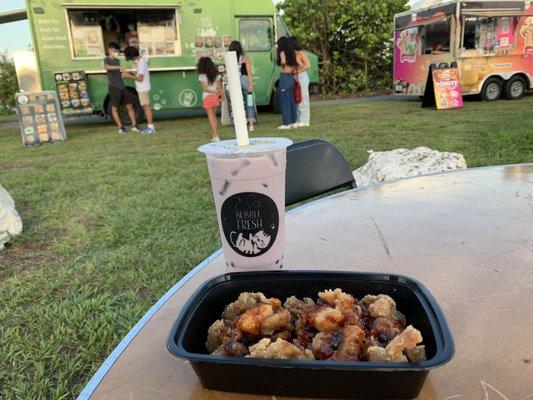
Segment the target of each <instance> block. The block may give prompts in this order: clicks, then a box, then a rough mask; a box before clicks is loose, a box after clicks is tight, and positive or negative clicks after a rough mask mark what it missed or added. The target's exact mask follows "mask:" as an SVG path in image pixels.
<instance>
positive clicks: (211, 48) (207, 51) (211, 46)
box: [194, 36, 233, 64]
mask: <svg viewBox="0 0 533 400" xmlns="http://www.w3.org/2000/svg"><path fill="white" fill-rule="evenodd" d="M232 40H233V39H232V37H231V36H224V37H222V36H196V37H195V39H194V47H195V49H194V51H195V56H196V61H197V62H198V60H199V59H200V58H201V57H210V58H211V59H212V60H213V61H214V62H215V64H220V63H224V54H225V53H226V51H227V48H228V47H229V45H230V44H231V41H232Z"/></svg>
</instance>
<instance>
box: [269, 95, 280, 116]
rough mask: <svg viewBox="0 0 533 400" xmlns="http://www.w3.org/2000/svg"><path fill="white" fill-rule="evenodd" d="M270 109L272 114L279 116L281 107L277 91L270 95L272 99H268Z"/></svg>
mask: <svg viewBox="0 0 533 400" xmlns="http://www.w3.org/2000/svg"><path fill="white" fill-rule="evenodd" d="M270 108H271V109H272V112H273V113H274V114H281V105H280V103H279V94H278V91H277V90H276V91H275V92H274V93H272V97H271V98H270Z"/></svg>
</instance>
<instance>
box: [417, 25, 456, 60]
mask: <svg viewBox="0 0 533 400" xmlns="http://www.w3.org/2000/svg"><path fill="white" fill-rule="evenodd" d="M420 37H421V41H422V49H423V50H422V51H423V54H436V53H442V52H449V51H450V20H449V19H443V20H441V21H437V22H434V23H432V24H427V25H423V26H421V27H420Z"/></svg>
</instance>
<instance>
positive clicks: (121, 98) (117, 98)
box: [108, 86, 135, 108]
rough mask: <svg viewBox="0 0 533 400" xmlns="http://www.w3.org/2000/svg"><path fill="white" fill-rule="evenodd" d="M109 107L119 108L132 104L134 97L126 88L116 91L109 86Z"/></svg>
mask: <svg viewBox="0 0 533 400" xmlns="http://www.w3.org/2000/svg"><path fill="white" fill-rule="evenodd" d="M108 94H109V105H110V106H111V107H116V108H119V107H120V106H121V105H122V104H134V103H135V95H134V94H133V93H131V92H130V91H129V90H128V89H127V88H124V89H117V88H115V87H113V86H109V92H108Z"/></svg>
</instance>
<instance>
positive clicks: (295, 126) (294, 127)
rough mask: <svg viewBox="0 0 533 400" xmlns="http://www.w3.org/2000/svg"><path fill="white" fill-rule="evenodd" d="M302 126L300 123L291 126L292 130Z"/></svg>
mask: <svg viewBox="0 0 533 400" xmlns="http://www.w3.org/2000/svg"><path fill="white" fill-rule="evenodd" d="M301 126H302V125H300V123H298V122H296V123H295V124H291V128H292V129H296V128H300V127H301Z"/></svg>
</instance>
